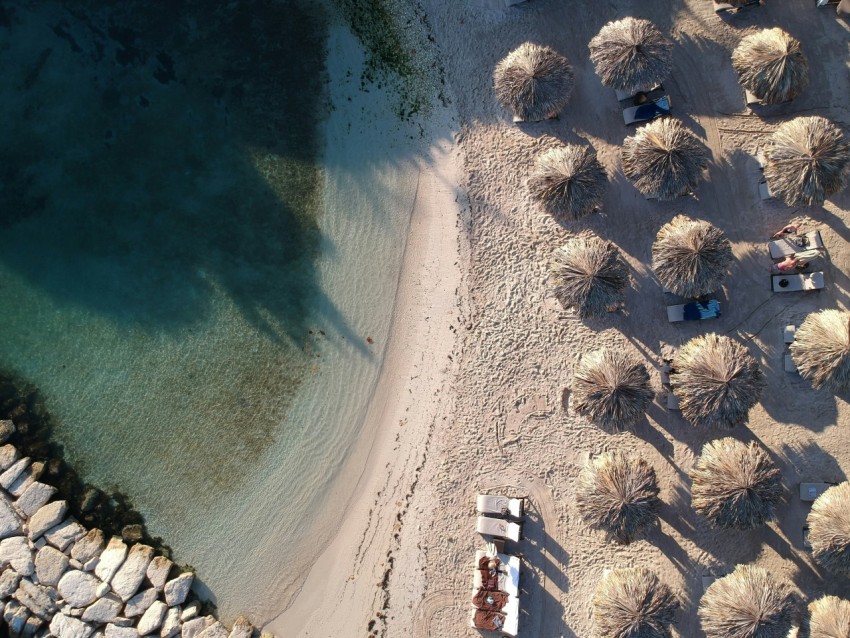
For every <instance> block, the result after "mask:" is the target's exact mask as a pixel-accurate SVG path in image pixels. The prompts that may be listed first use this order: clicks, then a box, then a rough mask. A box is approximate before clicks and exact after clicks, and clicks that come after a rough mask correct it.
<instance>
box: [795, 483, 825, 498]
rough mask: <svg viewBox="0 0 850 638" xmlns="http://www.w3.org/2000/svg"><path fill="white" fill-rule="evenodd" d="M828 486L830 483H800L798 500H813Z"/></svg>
mask: <svg viewBox="0 0 850 638" xmlns="http://www.w3.org/2000/svg"><path fill="white" fill-rule="evenodd" d="M830 487H832V484H831V483H800V500H801V501H809V502H811V501H814V500H815V499H816V498H817V497H818V496H820V495H821V494H823V493H824V492H826V491H827V490H828V489H829V488H830Z"/></svg>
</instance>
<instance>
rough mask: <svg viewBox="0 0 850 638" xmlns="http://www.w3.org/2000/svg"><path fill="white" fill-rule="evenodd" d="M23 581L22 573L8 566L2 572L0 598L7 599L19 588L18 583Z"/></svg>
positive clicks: (0, 575) (0, 576)
mask: <svg viewBox="0 0 850 638" xmlns="http://www.w3.org/2000/svg"><path fill="white" fill-rule="evenodd" d="M20 582H21V575H20V574H19V573H18V572H16V571H15V570H14V569H12V568H11V567H7V568H6V569H4V570H3V573H2V574H0V599H2V600H5V599H6V598H8V597H9V596H11V595H12V594H14V593H15V590H16V589H17V588H18V583H20Z"/></svg>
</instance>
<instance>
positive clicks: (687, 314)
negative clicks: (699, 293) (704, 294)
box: [667, 299, 720, 323]
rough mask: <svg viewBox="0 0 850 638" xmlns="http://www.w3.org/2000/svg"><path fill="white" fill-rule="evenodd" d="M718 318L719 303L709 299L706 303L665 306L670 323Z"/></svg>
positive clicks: (694, 302) (697, 302) (696, 302)
mask: <svg viewBox="0 0 850 638" xmlns="http://www.w3.org/2000/svg"><path fill="white" fill-rule="evenodd" d="M719 316H720V302H719V301H717V299H711V300H709V301H707V302H706V303H702V302H701V301H692V302H691V303H684V304H678V305H675V306H667V321H669V322H670V323H676V322H679V321H701V320H703V319H717V318H718V317H719Z"/></svg>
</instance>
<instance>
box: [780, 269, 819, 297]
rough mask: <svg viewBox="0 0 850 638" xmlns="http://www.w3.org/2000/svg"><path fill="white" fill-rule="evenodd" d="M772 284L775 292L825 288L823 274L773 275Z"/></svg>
mask: <svg viewBox="0 0 850 638" xmlns="http://www.w3.org/2000/svg"><path fill="white" fill-rule="evenodd" d="M770 283H771V288H772V289H773V292H799V291H801V290H820V289H821V288H823V287H824V281H823V273H822V272H810V273H795V274H787V275H785V274H783V275H771V277H770Z"/></svg>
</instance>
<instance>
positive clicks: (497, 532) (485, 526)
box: [475, 516, 522, 541]
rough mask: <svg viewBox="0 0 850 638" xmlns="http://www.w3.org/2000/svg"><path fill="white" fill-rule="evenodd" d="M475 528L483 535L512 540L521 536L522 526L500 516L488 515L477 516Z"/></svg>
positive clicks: (516, 539)
mask: <svg viewBox="0 0 850 638" xmlns="http://www.w3.org/2000/svg"><path fill="white" fill-rule="evenodd" d="M475 529H476V531H477V532H478V533H479V534H483V535H485V536H495V537H497V538H507V539H508V540H512V541H518V540H519V539H520V538H521V536H522V526H521V525H519V524H518V523H512V522H511V521H506V520H504V519H502V518H490V517H489V516H479V517H478V522H477V523H476V526H475Z"/></svg>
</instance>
